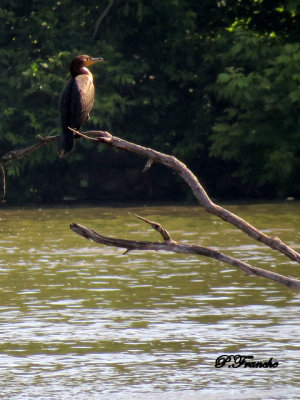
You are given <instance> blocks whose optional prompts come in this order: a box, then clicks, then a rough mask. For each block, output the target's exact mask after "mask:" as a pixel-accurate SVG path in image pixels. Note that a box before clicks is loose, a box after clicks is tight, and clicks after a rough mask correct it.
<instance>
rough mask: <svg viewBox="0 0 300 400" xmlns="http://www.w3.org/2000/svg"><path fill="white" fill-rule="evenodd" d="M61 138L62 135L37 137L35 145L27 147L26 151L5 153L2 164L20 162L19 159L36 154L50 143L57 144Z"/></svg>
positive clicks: (1, 160)
mask: <svg viewBox="0 0 300 400" xmlns="http://www.w3.org/2000/svg"><path fill="white" fill-rule="evenodd" d="M59 138H60V135H55V136H40V135H39V136H37V139H38V141H37V142H36V143H34V144H33V145H31V146H28V147H25V148H24V149H20V150H11V151H9V152H7V153H5V154H4V155H3V156H2V157H1V159H0V162H1V163H2V164H4V163H6V162H8V161H13V160H18V159H19V158H22V157H24V156H27V155H28V154H30V153H34V152H35V151H37V150H39V149H40V148H41V147H43V146H45V145H46V144H48V143H51V142H56V141H57V140H58V139H59Z"/></svg>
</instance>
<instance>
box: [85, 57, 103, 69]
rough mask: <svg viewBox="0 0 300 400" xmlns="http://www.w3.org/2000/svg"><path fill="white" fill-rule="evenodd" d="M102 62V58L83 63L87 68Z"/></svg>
mask: <svg viewBox="0 0 300 400" xmlns="http://www.w3.org/2000/svg"><path fill="white" fill-rule="evenodd" d="M102 61H104V60H103V58H102V57H98V58H91V59H90V60H88V61H86V62H85V65H86V66H87V67H89V66H90V65H92V64H95V63H97V62H102Z"/></svg>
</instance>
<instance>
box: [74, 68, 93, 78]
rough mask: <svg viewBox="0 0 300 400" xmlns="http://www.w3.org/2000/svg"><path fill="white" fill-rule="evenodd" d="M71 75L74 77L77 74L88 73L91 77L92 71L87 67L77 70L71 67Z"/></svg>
mask: <svg viewBox="0 0 300 400" xmlns="http://www.w3.org/2000/svg"><path fill="white" fill-rule="evenodd" d="M70 72H71V75H72V76H73V78H76V76H78V75H88V76H90V77H91V78H93V75H92V73H91V72H90V71H89V70H88V68H87V67H81V68H80V69H79V70H77V71H73V70H72V68H71V69H70Z"/></svg>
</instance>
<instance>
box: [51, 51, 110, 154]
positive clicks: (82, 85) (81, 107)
mask: <svg viewBox="0 0 300 400" xmlns="http://www.w3.org/2000/svg"><path fill="white" fill-rule="evenodd" d="M100 61H103V58H102V57H99V58H92V57H90V56H86V55H82V56H77V57H75V58H74V59H73V60H72V62H71V65H70V73H71V76H72V77H71V78H70V80H69V82H68V83H67V84H66V86H65V88H64V90H63V92H62V94H61V97H60V102H59V111H60V115H61V126H62V135H61V141H60V146H59V155H60V157H62V156H64V155H66V154H67V153H69V152H70V151H71V150H72V147H73V138H74V134H73V132H72V131H70V130H69V129H68V127H70V128H73V129H76V130H79V128H80V127H81V125H82V124H83V123H84V122H85V121H86V120H87V119H88V118H89V114H90V112H91V109H92V107H93V104H94V93H95V89H94V84H93V75H92V74H91V72H90V71H89V70H88V68H87V67H89V66H90V65H92V64H94V63H96V62H100Z"/></svg>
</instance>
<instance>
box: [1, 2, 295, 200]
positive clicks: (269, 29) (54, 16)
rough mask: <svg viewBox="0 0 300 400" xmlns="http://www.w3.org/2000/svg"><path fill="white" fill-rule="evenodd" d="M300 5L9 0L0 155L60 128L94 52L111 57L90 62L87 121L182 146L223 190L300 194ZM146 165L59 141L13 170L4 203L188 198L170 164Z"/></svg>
mask: <svg viewBox="0 0 300 400" xmlns="http://www.w3.org/2000/svg"><path fill="white" fill-rule="evenodd" d="M109 5H110V6H111V7H110V8H109V10H108V12H107V14H106V15H105V17H104V14H103V13H104V12H105V11H107V7H108V6H109ZM299 8H300V6H299V5H298V1H297V0H286V1H277V0H251V1H250V0H249V1H247V0H240V1H233V0H232V1H231V0H220V1H213V0H201V1H199V0H165V1H163V2H162V1H159V0H152V1H151V2H149V1H146V0H122V1H121V0H107V1H101V2H100V1H98V0H86V1H84V2H82V1H78V0H75V1H74V0H72V1H71V0H61V1H53V0H45V1H42V0H24V1H22V2H20V1H19V0H10V1H6V0H2V1H1V5H0V30H1V31H0V42H1V46H0V63H1V68H0V84H1V89H2V90H1V99H0V103H1V115H0V146H1V154H4V153H5V152H6V151H8V150H11V149H16V148H21V147H25V146H27V145H30V144H31V143H33V142H34V141H35V136H36V135H37V134H42V135H52V134H57V133H59V132H60V127H59V116H58V110H57V108H58V107H57V103H58V99H59V95H60V92H61V90H62V87H63V86H64V84H65V83H66V80H67V78H68V67H69V63H70V61H71V59H72V58H73V57H74V56H76V55H78V54H89V55H92V56H103V57H104V59H105V62H104V63H102V64H101V65H100V64H97V65H95V66H94V67H93V73H94V77H95V86H96V100H95V105H94V109H93V111H92V114H91V119H90V121H89V122H88V123H87V124H86V125H85V127H84V129H88V128H95V129H97V128H99V129H102V130H109V131H110V132H111V133H113V134H115V135H116V136H120V137H122V138H124V139H127V140H130V141H134V142H136V143H139V144H142V145H146V146H150V147H152V148H154V149H157V150H160V151H164V152H167V153H170V154H174V155H175V156H177V157H179V158H180V159H181V160H182V161H184V162H185V163H187V165H188V166H189V167H190V168H192V170H193V171H194V172H195V173H196V175H197V176H198V177H199V178H200V180H201V182H202V183H203V185H204V186H205V187H206V188H207V190H208V192H209V193H210V195H212V196H214V197H219V198H222V199H232V198H254V197H268V198H282V197H286V196H295V197H296V196H299V195H300V180H299V174H300V158H299V155H300V106H299V104H300V102H299V100H300V44H299V37H300V24H299ZM102 17H104V18H102ZM101 18H102V20H101V23H100V25H99V29H98V30H95V27H96V26H97V22H98V21H99V19H101ZM143 165H144V160H142V159H140V158H138V157H135V156H133V155H128V154H125V153H124V154H123V153H120V152H116V151H113V150H112V149H107V148H105V147H104V146H97V147H95V146H94V145H92V144H90V143H82V141H80V140H78V141H77V143H76V148H75V151H73V152H72V154H70V155H69V156H68V157H67V158H65V159H62V160H60V159H58V157H57V147H56V146H55V145H49V146H47V147H45V148H43V149H41V150H40V151H38V152H36V153H34V154H32V155H31V156H30V157H28V158H26V159H23V160H21V161H20V162H12V163H10V164H9V165H7V172H8V194H7V198H8V200H9V201H10V202H26V201H30V202H32V201H34V202H36V201H41V202H51V201H55V202H58V201H60V200H61V199H63V198H66V196H69V197H70V198H71V197H74V198H78V199H89V200H90V199H95V200H107V199H109V200H122V201H125V200H144V199H155V200H162V199H170V198H172V199H175V198H177V199H184V198H185V196H186V195H187V191H186V189H185V187H184V185H182V183H181V182H180V181H179V180H178V179H177V178H176V177H174V176H173V175H172V174H171V173H170V172H166V170H165V169H162V168H160V167H159V166H155V167H154V168H152V169H151V170H150V171H149V172H148V173H146V174H141V169H142V168H143Z"/></svg>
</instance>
